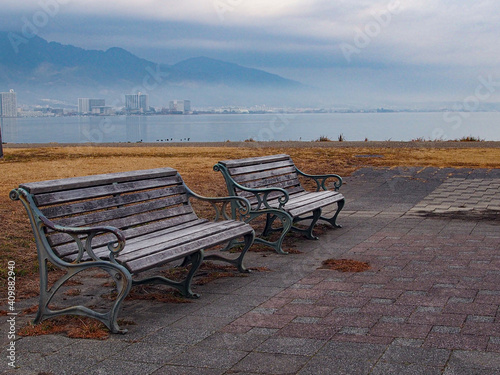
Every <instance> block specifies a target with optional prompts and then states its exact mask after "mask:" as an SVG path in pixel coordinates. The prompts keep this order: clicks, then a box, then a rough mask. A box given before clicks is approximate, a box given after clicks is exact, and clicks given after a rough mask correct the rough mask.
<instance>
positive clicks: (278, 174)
mask: <svg viewBox="0 0 500 375" xmlns="http://www.w3.org/2000/svg"><path fill="white" fill-rule="evenodd" d="M219 163H220V164H223V165H224V166H225V167H226V169H227V171H228V173H229V175H230V176H231V177H232V178H233V179H234V181H236V182H237V183H238V184H240V185H242V186H245V187H247V188H252V189H260V188H268V187H278V188H282V189H285V190H287V191H288V192H289V193H296V192H300V191H304V189H303V188H302V185H301V184H300V180H299V178H298V174H297V172H296V167H295V164H294V163H293V161H292V159H291V158H290V156H289V155H284V154H279V155H271V156H263V157H257V158H246V159H237V160H228V161H222V162H219ZM235 193H236V194H238V195H240V196H243V197H246V198H248V199H250V202H251V203H255V200H252V198H251V197H252V195H251V194H246V193H244V192H243V191H241V190H238V189H235Z"/></svg>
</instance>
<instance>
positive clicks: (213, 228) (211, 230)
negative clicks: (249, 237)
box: [119, 221, 243, 262]
mask: <svg viewBox="0 0 500 375" xmlns="http://www.w3.org/2000/svg"><path fill="white" fill-rule="evenodd" d="M242 224H243V223H242V222H237V221H227V222H216V223H214V222H211V223H206V224H203V225H200V226H195V227H190V228H187V229H183V230H181V231H180V232H181V233H180V234H177V233H170V234H167V235H166V236H165V237H164V238H163V237H159V238H158V237H156V238H155V239H154V240H151V239H150V238H149V237H144V240H143V241H137V242H135V243H134V244H133V246H126V248H125V249H124V250H123V251H122V252H121V253H120V258H119V259H120V261H121V262H128V261H131V260H134V259H137V258H141V257H143V256H144V254H154V253H156V252H159V251H164V250H165V249H168V248H171V247H175V246H177V245H180V244H182V243H186V242H191V241H194V240H200V239H203V238H205V237H209V236H212V235H215V234H217V233H221V232H224V231H226V230H230V229H232V228H235V227H241V226H242ZM127 247H128V248H127Z"/></svg>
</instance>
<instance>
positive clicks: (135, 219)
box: [49, 205, 193, 246]
mask: <svg viewBox="0 0 500 375" xmlns="http://www.w3.org/2000/svg"><path fill="white" fill-rule="evenodd" d="M191 213H193V210H192V208H191V207H190V206H189V205H184V206H180V207H176V208H175V209H165V210H160V211H154V212H146V213H143V214H139V215H135V216H129V217H126V218H122V219H115V220H113V221H109V222H103V223H99V225H106V226H112V227H116V228H118V229H122V230H123V229H127V228H132V227H134V226H136V225H144V224H146V223H150V222H154V221H160V220H164V219H167V218H171V217H174V216H179V217H185V216H188V215H186V214H191ZM49 241H50V242H51V245H52V246H58V245H61V244H63V243H66V242H68V235H65V234H63V233H60V234H59V233H58V234H54V235H51V236H50V238H49Z"/></svg>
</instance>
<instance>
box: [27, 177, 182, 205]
mask: <svg viewBox="0 0 500 375" xmlns="http://www.w3.org/2000/svg"><path fill="white" fill-rule="evenodd" d="M179 183H180V181H179V179H178V178H177V177H176V176H174V177H163V178H153V179H147V180H139V181H132V182H121V183H110V184H107V185H101V186H92V187H86V188H83V189H71V190H64V191H57V192H54V193H52V192H50V193H43V194H37V195H35V203H36V204H37V205H38V206H46V205H49V204H61V203H68V202H74V201H78V200H84V199H96V198H99V197H104V196H107V195H114V194H124V193H128V192H132V191H138V190H146V189H154V188H158V187H163V186H169V185H172V184H179Z"/></svg>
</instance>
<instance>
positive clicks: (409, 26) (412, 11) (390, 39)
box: [0, 0, 500, 105]
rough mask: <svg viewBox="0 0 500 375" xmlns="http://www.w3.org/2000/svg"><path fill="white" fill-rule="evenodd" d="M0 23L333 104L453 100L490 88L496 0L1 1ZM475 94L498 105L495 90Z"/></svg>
mask: <svg viewBox="0 0 500 375" xmlns="http://www.w3.org/2000/svg"><path fill="white" fill-rule="evenodd" d="M42 4H46V5H42ZM44 14H45V17H44ZM0 21H1V22H0V25H1V26H0V27H1V28H3V29H5V30H14V31H17V32H19V33H21V32H22V28H23V25H25V24H26V21H29V22H31V23H33V24H34V25H35V27H36V32H37V34H38V35H39V36H41V37H42V38H45V39H47V40H49V41H57V42H60V43H63V44H73V45H75V46H79V47H83V48H88V49H103V50H105V49H107V48H110V47H114V46H117V47H122V48H125V49H127V50H129V51H131V52H133V53H135V54H137V55H138V56H140V57H143V58H147V59H149V60H152V61H155V62H163V63H168V64H173V63H176V62H178V61H181V60H182V59H185V58H189V57H196V56H207V57H212V58H218V59H222V60H225V61H230V62H235V63H238V64H241V65H244V66H248V67H255V68H261V69H264V70H267V71H269V72H273V73H277V74H280V75H282V76H285V77H287V78H291V79H296V80H299V81H301V82H303V83H305V84H310V85H315V86H318V87H321V88H331V90H332V97H331V98H330V99H331V100H332V101H335V100H337V101H338V100H340V99H342V100H343V101H344V102H345V104H352V103H360V104H366V105H370V104H373V105H378V104H381V105H383V104H384V103H387V104H391V103H396V104H397V103H398V102H400V103H403V102H404V103H422V102H432V101H447V102H458V103H461V102H463V101H464V100H466V98H468V97H469V96H470V95H475V93H476V92H477V88H478V86H479V85H482V84H483V83H481V82H482V79H483V78H484V79H490V82H492V81H493V82H500V40H499V39H500V1H498V0H476V1H470V0H468V1H466V0H401V1H397V0H396V1H395V0H389V1H378V0H286V1H284V0H283V1H282V0H265V1H264V0H180V1H179V0H177V1H172V0H141V1H137V0H136V1H131V0H106V1H103V0H99V1H98V0H85V1H83V0H22V1H20V0H2V14H1V15H0ZM36 25H38V27H37V26H36ZM488 77H489V78H488ZM485 90H486V91H487V92H488V93H489V95H482V96H481V98H480V99H481V101H485V102H489V101H497V100H498V101H500V95H499V93H498V92H499V91H500V84H499V85H493V86H491V85H490V86H489V87H488V88H486V89H485ZM486 91H484V93H486ZM481 92H483V91H481ZM326 101H328V98H327V100H326Z"/></svg>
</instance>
